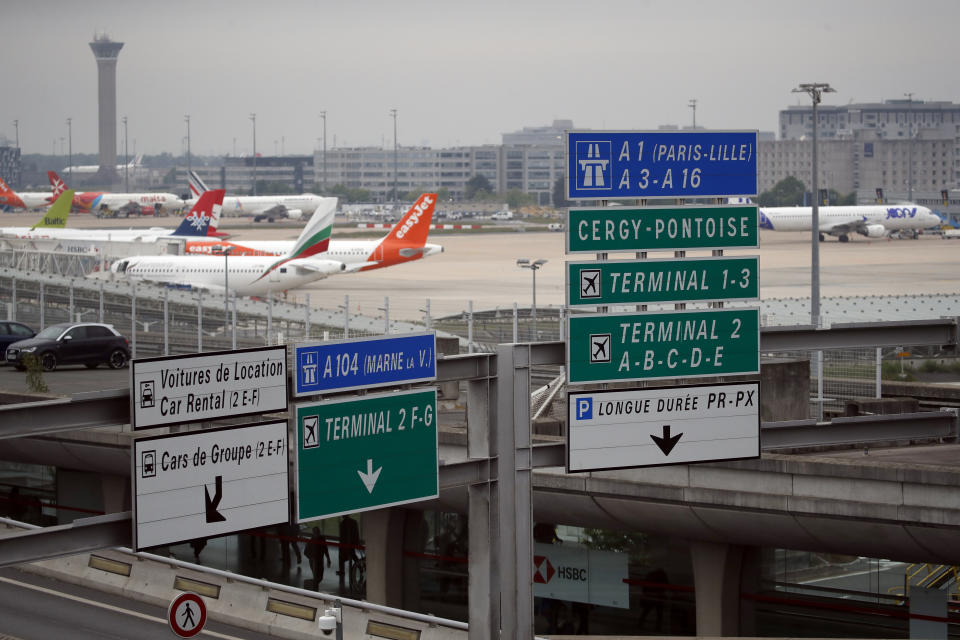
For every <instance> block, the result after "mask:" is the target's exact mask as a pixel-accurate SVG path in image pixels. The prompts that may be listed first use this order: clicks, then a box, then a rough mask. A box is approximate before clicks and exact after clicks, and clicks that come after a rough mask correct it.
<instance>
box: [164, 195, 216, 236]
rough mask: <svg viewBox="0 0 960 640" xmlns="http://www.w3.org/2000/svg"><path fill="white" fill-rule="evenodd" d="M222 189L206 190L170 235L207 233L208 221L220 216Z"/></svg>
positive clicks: (200, 234) (201, 234) (199, 234)
mask: <svg viewBox="0 0 960 640" xmlns="http://www.w3.org/2000/svg"><path fill="white" fill-rule="evenodd" d="M224 193H226V192H225V191H224V190H223V189H214V190H213V191H206V192H204V193H203V195H201V196H200V199H199V200H197V203H196V204H195V205H193V208H192V209H190V213H188V214H187V215H186V216H185V217H184V218H183V222H181V223H180V226H179V227H177V229H176V231H174V232H173V233H172V234H171V235H174V236H204V235H207V227H208V226H209V225H210V221H211V220H212V219H213V217H214V216H216V217H217V218H218V219H219V217H220V211H219V209H220V207H221V206H222V205H223V194H224Z"/></svg>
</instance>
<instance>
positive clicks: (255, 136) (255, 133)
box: [250, 113, 257, 195]
mask: <svg viewBox="0 0 960 640" xmlns="http://www.w3.org/2000/svg"><path fill="white" fill-rule="evenodd" d="M250 121H251V122H252V123H253V195H257V114H255V113H251V114H250Z"/></svg>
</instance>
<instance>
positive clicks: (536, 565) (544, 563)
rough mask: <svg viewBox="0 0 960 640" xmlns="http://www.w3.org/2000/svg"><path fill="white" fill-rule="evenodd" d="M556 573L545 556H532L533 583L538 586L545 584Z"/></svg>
mask: <svg viewBox="0 0 960 640" xmlns="http://www.w3.org/2000/svg"><path fill="white" fill-rule="evenodd" d="M556 572H557V570H556V569H554V568H553V565H552V564H550V560H549V559H548V558H547V556H533V581H534V582H536V583H538V584H547V583H548V582H550V579H551V578H553V574H555V573H556Z"/></svg>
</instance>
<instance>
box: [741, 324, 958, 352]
mask: <svg viewBox="0 0 960 640" xmlns="http://www.w3.org/2000/svg"><path fill="white" fill-rule="evenodd" d="M899 345H910V346H922V345H934V346H942V345H951V346H956V345H957V320H956V318H943V319H939V320H903V321H895V322H870V323H865V322H851V323H843V324H834V325H832V326H831V327H830V328H829V329H814V328H813V327H812V326H809V325H802V326H792V327H764V328H763V329H761V331H760V350H761V351H817V350H821V349H859V348H864V347H896V346H899Z"/></svg>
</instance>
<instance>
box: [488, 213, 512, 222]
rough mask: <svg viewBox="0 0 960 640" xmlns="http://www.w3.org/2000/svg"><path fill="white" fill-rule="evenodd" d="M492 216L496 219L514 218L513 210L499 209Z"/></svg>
mask: <svg viewBox="0 0 960 640" xmlns="http://www.w3.org/2000/svg"><path fill="white" fill-rule="evenodd" d="M491 218H492V219H494V220H513V211H497V212H496V213H495V214H493V215H492V216H491Z"/></svg>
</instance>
